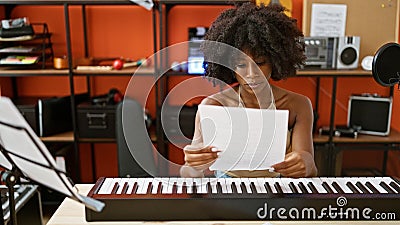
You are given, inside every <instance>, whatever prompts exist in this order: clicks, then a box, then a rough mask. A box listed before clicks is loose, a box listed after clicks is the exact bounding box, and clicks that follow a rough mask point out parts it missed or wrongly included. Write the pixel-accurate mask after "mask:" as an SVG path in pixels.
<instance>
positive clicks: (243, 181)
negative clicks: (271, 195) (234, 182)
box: [240, 178, 253, 194]
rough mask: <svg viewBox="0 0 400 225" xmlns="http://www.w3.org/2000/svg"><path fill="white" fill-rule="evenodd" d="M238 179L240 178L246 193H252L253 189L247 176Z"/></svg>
mask: <svg viewBox="0 0 400 225" xmlns="http://www.w3.org/2000/svg"><path fill="white" fill-rule="evenodd" d="M240 179H241V181H242V183H244V186H245V187H246V192H247V193H248V194H251V193H253V191H252V190H251V187H250V181H249V178H240Z"/></svg>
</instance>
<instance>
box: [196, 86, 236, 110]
mask: <svg viewBox="0 0 400 225" xmlns="http://www.w3.org/2000/svg"><path fill="white" fill-rule="evenodd" d="M235 96H236V97H235ZM237 102H238V101H237V93H236V92H235V91H234V90H233V89H232V88H230V89H228V90H223V91H221V92H218V93H215V94H213V95H210V96H208V97H206V98H205V99H203V101H202V102H201V104H203V105H218V106H233V105H237Z"/></svg>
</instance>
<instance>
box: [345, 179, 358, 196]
mask: <svg viewBox="0 0 400 225" xmlns="http://www.w3.org/2000/svg"><path fill="white" fill-rule="evenodd" d="M346 185H347V187H349V188H350V190H351V191H352V192H353V193H355V194H360V191H358V190H357V188H356V187H355V186H354V184H353V183H351V182H350V181H348V182H347V183H346Z"/></svg>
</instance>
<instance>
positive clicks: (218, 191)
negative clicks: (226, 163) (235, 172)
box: [217, 182, 222, 193]
mask: <svg viewBox="0 0 400 225" xmlns="http://www.w3.org/2000/svg"><path fill="white" fill-rule="evenodd" d="M217 193H222V185H221V183H220V182H217Z"/></svg>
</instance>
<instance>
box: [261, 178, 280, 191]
mask: <svg viewBox="0 0 400 225" xmlns="http://www.w3.org/2000/svg"><path fill="white" fill-rule="evenodd" d="M264 182H265V183H267V184H268V185H269V187H270V188H271V190H272V193H273V194H277V193H278V190H276V188H275V186H274V183H275V178H265V179H264Z"/></svg>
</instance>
